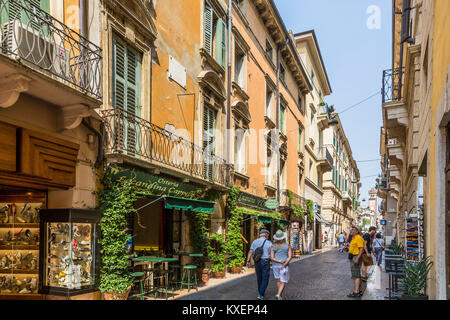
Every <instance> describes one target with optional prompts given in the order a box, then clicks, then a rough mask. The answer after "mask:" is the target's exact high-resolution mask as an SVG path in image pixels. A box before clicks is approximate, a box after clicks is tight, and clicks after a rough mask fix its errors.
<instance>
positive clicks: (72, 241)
mask: <svg viewBox="0 0 450 320" xmlns="http://www.w3.org/2000/svg"><path fill="white" fill-rule="evenodd" d="M40 220H41V222H40V227H41V239H42V241H41V250H40V255H41V257H40V261H41V267H40V278H41V282H40V285H39V288H40V289H39V292H40V293H43V294H53V295H64V296H65V295H67V296H73V295H77V294H82V293H88V292H93V291H94V290H95V287H96V279H97V274H98V272H97V269H98V261H97V258H98V254H97V239H98V232H99V226H98V222H99V220H100V215H99V212H97V211H94V210H81V209H51V210H42V211H41V217H40Z"/></svg>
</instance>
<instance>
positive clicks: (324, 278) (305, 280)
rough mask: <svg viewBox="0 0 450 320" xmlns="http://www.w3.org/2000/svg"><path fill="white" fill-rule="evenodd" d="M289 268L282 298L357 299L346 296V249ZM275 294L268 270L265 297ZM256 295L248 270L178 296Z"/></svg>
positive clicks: (241, 297)
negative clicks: (241, 274)
mask: <svg viewBox="0 0 450 320" xmlns="http://www.w3.org/2000/svg"><path fill="white" fill-rule="evenodd" d="M289 271H290V282H289V283H288V284H287V286H286V289H285V292H284V298H285V299H286V300H350V299H352V300H357V299H355V298H348V297H347V294H348V293H350V292H351V291H352V290H353V282H352V279H351V274H350V266H349V260H348V259H347V253H340V252H338V251H337V249H335V248H333V249H332V250H330V251H328V252H324V253H321V254H318V255H315V256H312V257H309V258H306V259H302V260H300V261H296V262H293V263H291V264H290V265H289ZM364 287H365V286H364ZM363 289H364V288H363ZM275 294H276V280H275V279H274V278H273V273H272V271H271V275H270V282H269V286H268V287H267V290H266V295H265V297H266V299H269V300H273V299H275ZM256 296H257V284H256V275H255V274H252V275H249V276H246V277H242V278H239V279H236V280H233V281H230V282H227V283H224V284H223V285H219V286H216V287H213V288H211V289H208V290H203V291H199V292H198V293H194V294H191V295H188V296H184V297H181V298H180V300H255V299H256Z"/></svg>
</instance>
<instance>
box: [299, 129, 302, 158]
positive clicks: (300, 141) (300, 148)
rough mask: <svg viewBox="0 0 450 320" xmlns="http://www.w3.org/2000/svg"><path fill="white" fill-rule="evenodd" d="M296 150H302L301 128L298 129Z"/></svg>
mask: <svg viewBox="0 0 450 320" xmlns="http://www.w3.org/2000/svg"><path fill="white" fill-rule="evenodd" d="M298 151H299V152H301V151H302V129H300V128H299V129H298Z"/></svg>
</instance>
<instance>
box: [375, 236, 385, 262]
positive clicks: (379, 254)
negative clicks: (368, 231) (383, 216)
mask: <svg viewBox="0 0 450 320" xmlns="http://www.w3.org/2000/svg"><path fill="white" fill-rule="evenodd" d="M373 250H374V251H375V258H376V259H377V266H381V262H382V261H383V251H384V240H383V238H381V233H377V235H376V236H375V239H374V240H373Z"/></svg>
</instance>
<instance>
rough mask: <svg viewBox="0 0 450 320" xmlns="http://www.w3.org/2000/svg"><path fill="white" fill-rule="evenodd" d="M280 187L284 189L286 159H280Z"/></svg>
mask: <svg viewBox="0 0 450 320" xmlns="http://www.w3.org/2000/svg"><path fill="white" fill-rule="evenodd" d="M280 189H281V190H284V189H286V161H284V160H282V159H280Z"/></svg>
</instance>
